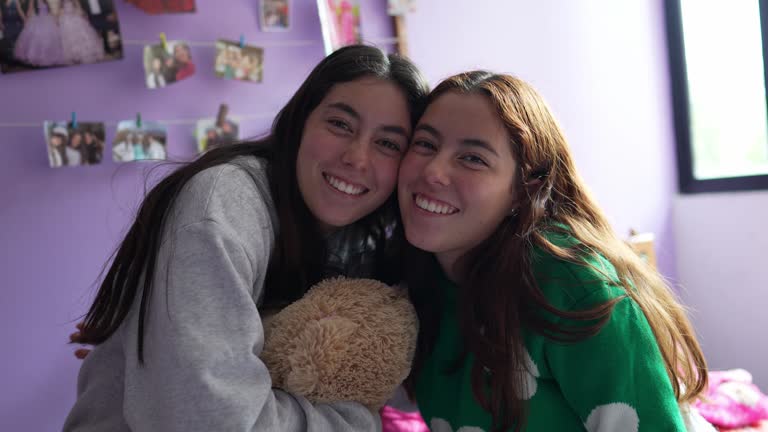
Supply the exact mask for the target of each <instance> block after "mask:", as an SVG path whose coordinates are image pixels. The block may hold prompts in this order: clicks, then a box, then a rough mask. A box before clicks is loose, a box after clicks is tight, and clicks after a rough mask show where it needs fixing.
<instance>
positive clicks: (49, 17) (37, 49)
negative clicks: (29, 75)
mask: <svg viewBox="0 0 768 432" xmlns="http://www.w3.org/2000/svg"><path fill="white" fill-rule="evenodd" d="M122 57H123V49H122V40H121V37H120V28H119V23H118V19H117V14H116V12H115V6H114V4H113V1H112V0H0V71H2V72H3V73H11V72H21V71H26V70H33V69H40V68H49V67H60V66H70V65H77V64H88V63H98V62H103V61H109V60H117V59H120V58H122Z"/></svg>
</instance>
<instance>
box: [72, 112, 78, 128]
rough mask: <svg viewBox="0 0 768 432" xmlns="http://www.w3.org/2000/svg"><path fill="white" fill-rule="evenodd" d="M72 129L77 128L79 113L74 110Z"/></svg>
mask: <svg viewBox="0 0 768 432" xmlns="http://www.w3.org/2000/svg"><path fill="white" fill-rule="evenodd" d="M72 129H77V113H76V112H74V111H72Z"/></svg>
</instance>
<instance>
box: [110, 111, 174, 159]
mask: <svg viewBox="0 0 768 432" xmlns="http://www.w3.org/2000/svg"><path fill="white" fill-rule="evenodd" d="M167 137H168V134H167V132H166V129H165V126H164V125H162V124H160V123H157V122H142V123H138V122H137V121H134V120H126V121H121V122H120V123H118V125H117V134H116V135H115V139H114V140H113V141H112V160H114V161H115V162H133V161H141V160H165V159H166V157H167V151H166V143H167Z"/></svg>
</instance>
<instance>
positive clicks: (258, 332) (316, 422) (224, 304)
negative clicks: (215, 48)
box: [64, 157, 381, 432]
mask: <svg viewBox="0 0 768 432" xmlns="http://www.w3.org/2000/svg"><path fill="white" fill-rule="evenodd" d="M264 168H265V167H264V162H263V161H261V160H258V159H256V158H253V157H243V158H239V159H237V160H235V161H233V162H232V163H229V164H225V165H220V166H217V167H213V168H210V169H207V170H205V171H202V172H201V173H199V174H197V175H196V176H195V177H194V178H193V179H192V180H191V181H190V182H189V184H188V185H186V186H185V188H184V189H183V191H182V192H181V194H180V195H179V197H178V201H177V202H176V204H175V205H174V207H173V208H172V211H171V213H170V219H169V221H168V224H167V226H166V228H165V230H164V234H163V236H164V237H163V243H162V245H161V247H160V254H159V258H158V267H157V271H156V272H155V274H154V287H153V292H152V299H151V307H150V308H149V312H148V315H147V326H146V327H145V329H144V331H145V333H144V361H145V363H144V365H143V366H140V365H139V364H138V356H137V337H138V336H137V335H138V332H137V322H138V300H139V296H137V298H136V302H135V303H134V306H133V308H132V310H131V312H129V314H128V317H127V318H126V320H125V321H124V322H123V324H122V325H121V326H120V328H119V329H118V330H117V332H115V333H114V334H113V335H112V336H111V337H110V338H109V339H107V340H106V341H105V342H104V343H103V344H101V345H99V346H97V347H95V349H94V350H93V351H92V352H91V353H90V355H89V356H88V357H87V358H86V359H85V361H84V362H83V365H82V368H81V369H80V375H79V377H78V383H77V401H76V402H75V405H74V407H73V408H72V411H71V412H70V413H69V416H68V417H67V419H66V422H65V423H64V430H65V431H83V432H85V431H88V432H90V431H99V432H103V431H109V432H116V431H129V430H130V431H152V432H173V431H185V432H194V431H206V432H210V431H217V432H218V431H227V432H238V431H280V432H293V431H296V432H298V431H311V432H343V431H380V430H381V424H380V419H379V418H378V416H377V415H375V414H373V413H371V412H370V411H368V410H367V409H366V408H364V407H363V406H362V405H360V404H358V403H355V402H340V403H334V404H318V405H312V404H310V403H309V402H308V401H307V400H306V399H304V398H303V397H300V396H296V395H292V394H288V393H286V392H283V391H281V390H276V389H272V385H271V380H270V377H269V372H268V371H267V369H266V367H265V366H264V363H262V361H261V360H260V359H259V354H260V353H261V350H262V346H263V343H264V332H263V329H262V324H261V318H260V316H259V311H258V309H257V302H258V300H259V298H260V296H261V295H262V291H263V289H264V277H265V272H266V270H267V265H268V263H269V257H270V254H271V252H272V249H273V246H274V241H275V230H276V229H277V226H276V224H277V221H276V217H275V211H274V208H273V203H272V199H271V197H270V193H269V187H268V183H267V178H266V175H265V169H264Z"/></svg>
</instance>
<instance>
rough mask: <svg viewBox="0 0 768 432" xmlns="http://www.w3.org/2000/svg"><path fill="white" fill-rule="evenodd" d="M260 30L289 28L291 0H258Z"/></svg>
mask: <svg viewBox="0 0 768 432" xmlns="http://www.w3.org/2000/svg"><path fill="white" fill-rule="evenodd" d="M259 2H260V7H259V24H260V25H261V31H267V32H268V31H286V30H289V29H290V28H291V0H259Z"/></svg>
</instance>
